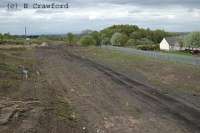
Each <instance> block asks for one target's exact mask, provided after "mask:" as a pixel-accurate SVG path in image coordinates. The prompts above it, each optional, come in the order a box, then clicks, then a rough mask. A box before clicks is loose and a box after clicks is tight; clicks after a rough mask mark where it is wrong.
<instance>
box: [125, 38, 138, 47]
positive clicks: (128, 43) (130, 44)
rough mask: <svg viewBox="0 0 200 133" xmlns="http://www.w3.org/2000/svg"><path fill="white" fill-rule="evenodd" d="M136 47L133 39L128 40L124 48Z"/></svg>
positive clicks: (135, 41)
mask: <svg viewBox="0 0 200 133" xmlns="http://www.w3.org/2000/svg"><path fill="white" fill-rule="evenodd" d="M136 45H137V40H135V39H129V40H128V41H127V43H126V46H136Z"/></svg>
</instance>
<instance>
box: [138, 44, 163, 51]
mask: <svg viewBox="0 0 200 133" xmlns="http://www.w3.org/2000/svg"><path fill="white" fill-rule="evenodd" d="M136 48H137V49H140V50H158V49H159V46H158V45H138V46H136Z"/></svg>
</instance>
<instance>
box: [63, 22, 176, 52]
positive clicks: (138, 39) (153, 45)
mask: <svg viewBox="0 0 200 133" xmlns="http://www.w3.org/2000/svg"><path fill="white" fill-rule="evenodd" d="M173 35H175V34H174V33H169V32H165V31H163V30H154V31H153V30H150V29H143V28H139V27H138V26H136V25H113V26H111V27H108V28H106V29H104V30H102V31H100V32H97V31H90V30H87V31H85V32H83V34H81V35H78V36H77V35H74V34H72V33H69V34H68V35H67V43H68V44H75V43H78V44H80V45H84V46H87V45H96V46H99V45H114V46H133V47H136V48H140V49H146V48H147V49H157V48H158V44H159V43H160V42H161V40H162V39H163V38H164V37H167V36H173Z"/></svg>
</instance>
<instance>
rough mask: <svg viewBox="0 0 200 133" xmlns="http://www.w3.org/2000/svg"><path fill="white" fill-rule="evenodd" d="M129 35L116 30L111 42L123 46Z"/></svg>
mask: <svg viewBox="0 0 200 133" xmlns="http://www.w3.org/2000/svg"><path fill="white" fill-rule="evenodd" d="M127 40H128V37H127V36H126V35H124V34H121V33H118V32H116V33H115V34H113V36H112V38H111V40H110V42H111V44H112V45H113V46H123V45H125V44H126V42H127Z"/></svg>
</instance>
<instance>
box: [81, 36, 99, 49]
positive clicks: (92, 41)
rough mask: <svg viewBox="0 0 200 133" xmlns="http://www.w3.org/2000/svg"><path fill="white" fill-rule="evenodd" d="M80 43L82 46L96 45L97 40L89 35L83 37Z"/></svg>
mask: <svg viewBox="0 0 200 133" xmlns="http://www.w3.org/2000/svg"><path fill="white" fill-rule="evenodd" d="M79 43H80V45H82V46H91V45H96V41H95V39H94V38H93V37H92V36H89V35H86V36H83V37H81V39H80V41H79Z"/></svg>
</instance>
